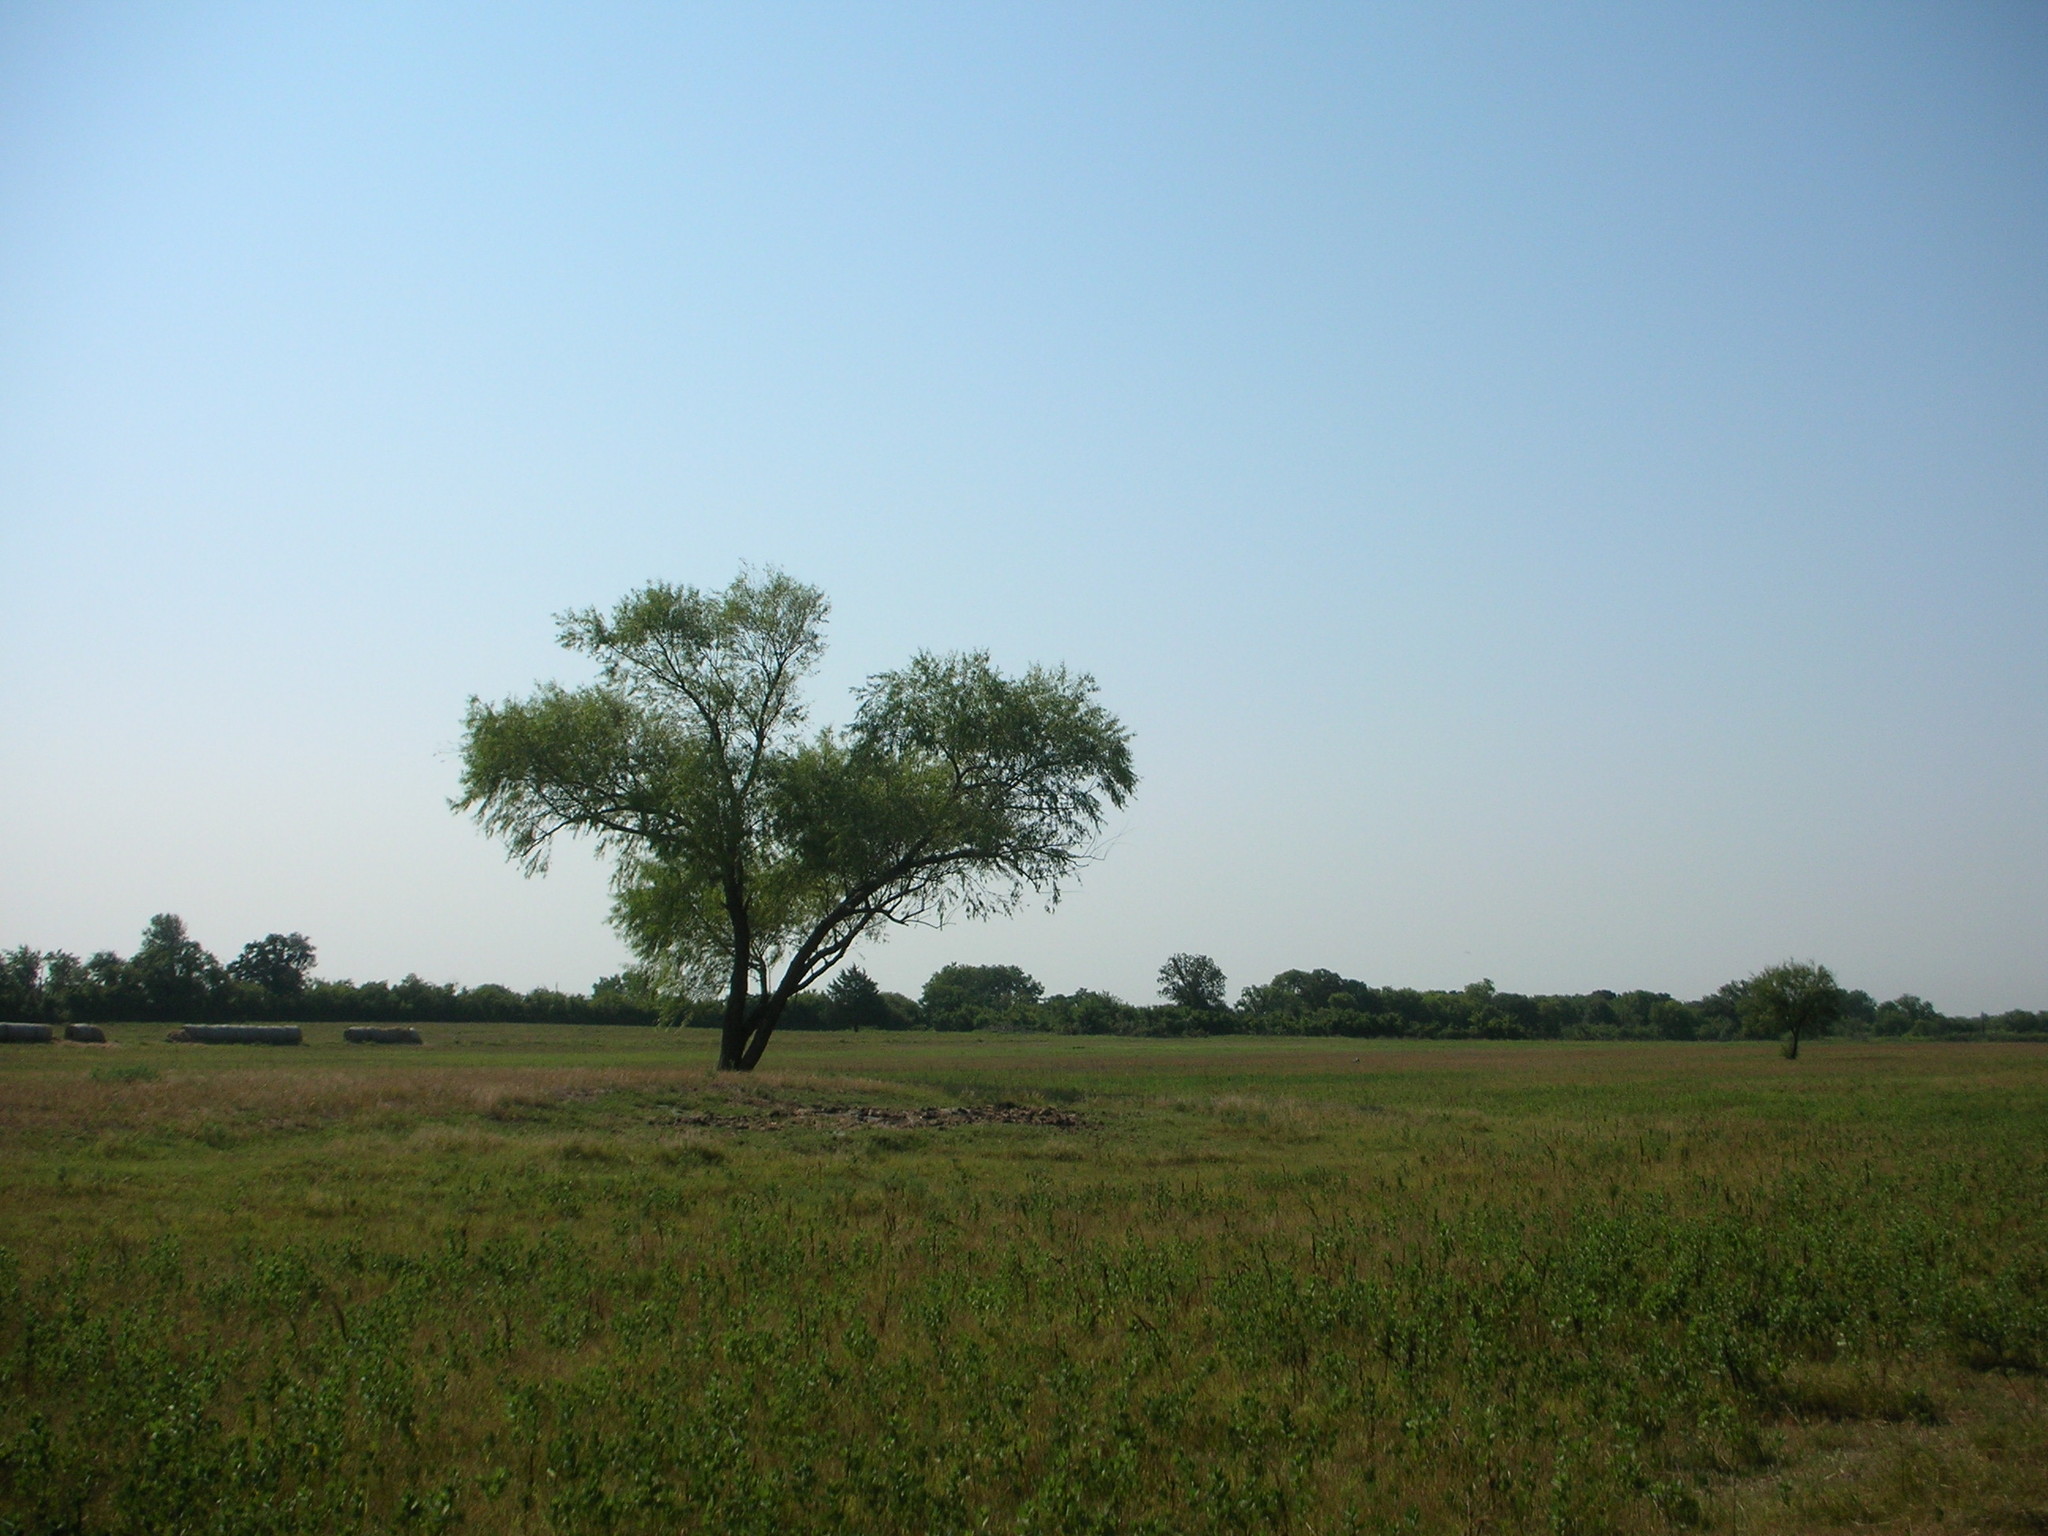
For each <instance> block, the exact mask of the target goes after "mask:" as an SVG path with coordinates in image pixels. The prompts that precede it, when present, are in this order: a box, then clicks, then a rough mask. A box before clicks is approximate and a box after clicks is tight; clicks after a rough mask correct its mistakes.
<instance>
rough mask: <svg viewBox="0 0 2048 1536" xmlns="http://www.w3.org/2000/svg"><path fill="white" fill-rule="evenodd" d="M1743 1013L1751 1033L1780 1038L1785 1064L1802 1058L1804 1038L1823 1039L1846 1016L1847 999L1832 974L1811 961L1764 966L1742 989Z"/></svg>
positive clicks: (1794, 961) (1793, 961) (1741, 1007)
mask: <svg viewBox="0 0 2048 1536" xmlns="http://www.w3.org/2000/svg"><path fill="white" fill-rule="evenodd" d="M1740 997H1741V1001H1740V1002H1739V1003H1738V1004H1737V1006H1738V1008H1739V1009H1740V1010H1741V1015H1742V1019H1743V1022H1744V1024H1745V1025H1746V1026H1747V1027H1748V1033H1750V1034H1752V1035H1758V1036H1762V1037H1764V1038H1766V1039H1768V1038H1770V1037H1772V1036H1781V1037H1782V1038H1783V1039H1784V1042H1785V1056H1786V1059H1787V1060H1792V1061H1796V1060H1798V1058H1799V1037H1800V1036H1801V1035H1824V1034H1826V1033H1827V1032H1828V1030H1829V1029H1831V1028H1832V1027H1833V1026H1834V1024H1835V1021H1836V1020H1838V1019H1839V1018H1841V1016H1842V1004H1843V1003H1844V1002H1845V1001H1846V1000H1847V998H1848V994H1847V993H1846V992H1844V991H1843V990H1842V989H1841V988H1840V987H1839V986H1837V985H1836V984H1835V978H1834V973H1833V972H1831V971H1830V970H1829V969H1828V968H1827V967H1826V966H1824V965H1819V964H1816V963H1815V962H1813V961H1811V960H1787V961H1784V962H1783V963H1781V964H1778V965H1772V966H1766V967H1765V968H1764V969H1763V970H1761V971H1758V972H1757V973H1756V974H1755V975H1754V976H1752V977H1750V978H1749V979H1748V980H1747V981H1745V982H1743V983H1742V986H1741V992H1740Z"/></svg>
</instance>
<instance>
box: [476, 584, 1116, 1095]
mask: <svg viewBox="0 0 2048 1536" xmlns="http://www.w3.org/2000/svg"><path fill="white" fill-rule="evenodd" d="M825 614H826V603H825V599H824V596H823V594H821V593H819V592H818V591H817V590H816V589H815V588H812V587H807V586H804V585H803V584H801V583H799V582H795V581H792V580H791V579H790V578H789V577H787V576H785V575H783V574H782V573H780V572H770V573H769V574H768V575H767V576H765V577H763V578H760V579H756V578H754V577H752V576H749V575H748V574H746V573H744V572H742V573H741V575H740V576H739V577H738V578H737V579H735V580H734V581H733V583H732V584H731V585H730V586H729V587H727V588H726V589H725V590H724V591H723V592H719V593H710V594H706V593H703V592H699V591H698V590H697V589H695V588H693V587H672V586H663V585H653V586H649V587H646V588H643V589H642V590H641V591H639V592H636V593H633V594H631V595H630V596H628V597H627V598H625V599H624V600H622V601H621V602H620V603H619V604H618V605H617V606H616V607H615V608H614V609H613V611H612V612H611V613H610V614H609V615H606V614H603V613H600V612H597V611H595V610H591V611H588V612H584V613H578V614H572V615H570V616H569V617H568V618H566V619H565V620H564V621H563V626H562V636H561V638H562V643H563V644H564V645H565V646H567V647H568V648H570V649H572V650H576V651H580V652H583V653H585V654H586V655H589V656H591V657H593V658H594V659H595V660H596V661H597V663H598V666H599V680H598V682H597V683H595V684H593V685H592V686H590V687H587V688H583V689H578V690H573V691H572V690H566V689H563V688H561V687H558V686H555V685H549V686H547V687H544V688H542V689H541V690H540V691H539V692H538V693H536V694H535V695H534V696H533V697H532V698H530V699H526V700H513V701H509V702H507V703H504V704H499V705H486V704H483V703H481V702H479V701H476V700H472V701H471V703H470V709H469V715H468V719H467V722H466V728H465V740H464V747H463V762H464V776H463V794H462V797H461V799H460V800H458V801H457V802H456V805H457V808H458V809H463V810H468V811H472V812H473V813H474V814H475V815H476V817H477V820H478V821H479V823H480V824H481V825H482V826H483V827H484V829H485V830H486V831H487V832H490V833H492V834H493V835H496V836H499V837H502V838H503V839H504V840H505V841H506V843H507V845H508V847H509V848H510V850H511V852H512V854H513V856H514V857H515V858H518V859H520V860H521V861H522V862H524V863H525V864H526V866H527V867H528V869H529V870H538V869H541V868H544V867H545V865H546V861H547V858H548V854H549V851H550V849H551V848H552V846H553V843H554V840H555V839H556V838H557V837H559V836H561V835H563V834H565V833H583V834H588V835H591V836H594V837H595V838H597V840H598V841H599V843H600V845H601V846H604V847H607V848H609V849H610V850H611V851H612V852H613V853H615V854H616V855H617V865H616V876H615V891H616V901H615V905H614V909H613V917H614V921H615V922H616V923H617V925H618V926H619V928H620V930H621V931H622V932H623V933H624V934H625V935H626V936H627V938H628V939H629V940H630V941H631V942H632V944H633V945H634V947H635V949H636V951H637V952H638V953H639V954H640V956H641V958H642V960H643V961H644V962H645V963H646V964H647V965H648V966H649V967H651V968H652V969H653V970H655V971H656V972H657V973H659V974H660V975H662V976H664V977H666V978H667V979H668V982H669V984H670V986H671V987H672V989H673V990H674V991H675V992H676V993H678V994H679V995H682V996H686V997H693V998H694V997H707V996H713V995H723V996H724V998H725V1000H726V1006H725V1015H724V1021H723V1032H722V1037H721V1044H720V1052H719V1064H720V1065H721V1066H722V1067H726V1068H751V1067H752V1066H753V1065H754V1064H755V1063H756V1062H757V1061H758V1060H759V1059H760V1056H761V1053H762V1051H763V1050H765V1048H766V1046H767V1043H768V1040H769V1038H770V1036H771V1035H772V1034H773V1032H774V1030H775V1027H776V1025H777V1023H778V1022H779V1021H780V1019H781V1017H782V1014H783V1013H784V1011H785V1010H786V1009H787V1008H788V1006H789V1005H790V1002H791V1000H792V999H794V998H795V997H797V996H799V995H801V994H802V992H803V991H804V989H805V988H807V987H809V986H810V985H811V984H812V983H814V982H816V981H817V980H819V979H820V978H822V977H823V976H825V975H826V974H827V973H828V972H829V971H831V970H832V968H833V967H834V966H836V965H837V964H838V963H839V962H840V961H841V960H842V959H843V958H844V957H845V956H846V954H847V953H848V952H849V951H850V950H851V949H852V947H853V946H854V945H855V944H856V943H857V942H859V941H860V940H861V939H862V938H863V937H865V936H868V935H870V934H871V933H873V932H874V931H876V930H878V929H880V928H885V927H887V926H888V925H890V924H901V923H911V922H919V921H926V922H940V921H943V920H944V919H946V918H947V917H949V916H955V915H962V916H985V915H989V914H992V913H999V912H1007V911H1011V910H1013V909H1014V908H1015V907H1016V906H1017V905H1018V904H1019V903H1020V902H1021V901H1022V900H1023V899H1024V898H1025V897H1026V896H1028V895H1033V894H1036V895H1041V896H1043V897H1045V898H1046V899H1047V900H1048V901H1057V899H1058V896H1059V891H1060V888H1061V884H1062V882H1063V881H1064V880H1065V879H1066V878H1067V877H1068V876H1069V875H1070V874H1071V873H1072V871H1073V869H1074V868H1075V866H1076V864H1077V863H1078V862H1079V860H1080V859H1081V858H1082V857H1083V856H1084V853H1085V851H1086V845H1087V842H1088V840H1089V839H1090V838H1091V837H1092V836H1093V835H1094V833H1095V831H1096V830H1097V829H1098V828H1099V827H1100V825H1101V823H1102V819H1103V816H1104V814H1105V813H1106V810H1107V808H1109V807H1111V806H1121V805H1122V804H1123V803H1124V801H1125V799H1126V797H1127V796H1128V795H1129V794H1130V792H1131V789H1132V787H1133V786H1134V784H1135V782H1136V780H1135V777H1134V775H1133V773H1132V770H1131V760H1130V749H1129V741H1128V736H1127V734H1126V732H1125V731H1124V730H1123V728H1122V727H1121V726H1120V725H1119V724H1118V723H1117V721H1116V719H1115V718H1114V717H1113V716H1111V715H1110V714H1109V713H1108V712H1107V711H1106V710H1104V709H1103V708H1102V707H1101V706H1100V705H1099V704H1097V703H1095V702H1094V698H1093V694H1094V692H1095V685H1094V682H1093V680H1092V679H1091V678H1088V677H1086V676H1085V675H1074V674H1070V673H1068V672H1066V671H1065V670H1064V669H1058V668H1053V669H1048V668H1040V667H1033V668H1031V669H1029V670H1027V671H1026V672H1025V673H1024V674H1023V675H1022V676H1021V677H1017V678H1008V677H1005V676H1003V675H1002V674H1001V673H1000V672H998V671H997V670H996V669H995V668H994V666H992V665H991V663H990V661H989V658H988V656H987V655H986V654H984V653H968V654H963V655H956V656H932V655H918V656H916V657H913V658H912V660H911V661H910V663H909V664H908V665H907V666H905V667H903V668H902V669H900V670H898V671H894V672H885V673H881V674H879V675H877V676H875V677H873V678H871V679H869V680H868V682H867V683H866V684H865V685H864V686H863V687H862V688H860V689H859V690H858V707H857V709H856V712H855V715H854V719H853V722H852V724H851V725H850V726H848V727H846V728H844V729H841V730H826V731H822V732H820V733H818V734H816V735H815V736H808V737H807V736H806V735H805V734H804V731H803V727H804V723H805V708H804V705H803V703H802V699H801V695H800V684H801V683H802V681H803V679H804V677H805V676H806V674H808V673H809V672H810V671H811V670H812V669H813V668H814V667H815V665H816V664H817V661H818V658H819V656H820V654H821V653H822V649H823V642H822V638H821V635H822V626H823V623H824V619H825Z"/></svg>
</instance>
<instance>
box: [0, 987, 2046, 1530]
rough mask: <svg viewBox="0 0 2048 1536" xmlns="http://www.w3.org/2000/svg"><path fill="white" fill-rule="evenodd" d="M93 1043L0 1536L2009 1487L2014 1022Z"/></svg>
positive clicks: (1823, 1496)
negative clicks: (1513, 1033)
mask: <svg viewBox="0 0 2048 1536" xmlns="http://www.w3.org/2000/svg"><path fill="white" fill-rule="evenodd" d="M110 1033H112V1034H113V1035H114V1037H115V1042H116V1043H114V1044H112V1045H109V1046H104V1047H99V1046H70V1045H60V1046H40V1047H21V1046H11V1047H6V1048H4V1049H0V1137H4V1140H5V1163H4V1167H5V1169H6V1181H7V1182H6V1186H5V1196H4V1199H0V1532H16V1531H23V1532H27V1531H33V1532H60V1531H63V1532H71V1531H90V1532H101V1531H105V1532H128V1531H133V1532H175V1531H194V1532H198V1531H209V1532H211V1531H218V1532H259V1531H307V1532H314V1531H318V1532H345V1531H410V1530H442V1529H453V1528H457V1527H464V1528H467V1529H471V1530H480V1531H492V1532H498V1531H505V1532H544V1531H547V1532H618V1533H627V1532H656V1531H661V1532H669V1531H677V1530H696V1531H756V1530H758V1531H762V1532H769V1531H775V1532H782V1531H844V1532H889V1531H902V1532H925V1531H962V1532H965V1531H980V1530H991V1531H1028V1532H1086V1531H1148V1530H1149V1531H1160V1532H1168V1531H1172V1532H1180V1531H1209V1530H1213V1531H1243V1530H1267V1529H1270V1530H1287V1531H1302V1532H1311V1531H1315V1532H1320V1531H1333V1532H1334V1531H1347V1530H1358V1531H1402V1530H1417V1531H1460V1530H1465V1531H1525V1530H1528V1531H1535V1530H1543V1531H1560V1532H1596V1531H1601V1530H1614V1531H1633V1530H1657V1529H1663V1528H1667V1527H1674V1526H1675V1527H1707V1528H1714V1529H1726V1530H1739V1531H1744V1532H1772V1531H1814V1530H1834V1529H1840V1530H1853V1529H1866V1528H1869V1527H1871V1526H1876V1525H1882V1526H1884V1527H1885V1528H1887V1529H1915V1530H1918V1529H1925V1530H1938V1529H1956V1530H1968V1529H1980V1530H1991V1529H2005V1530H2016V1531H2027V1530H2032V1531H2039V1530H2043V1529H2048V1412H2044V1402H2043V1393H2042V1387H2043V1375H2042V1372H2043V1369H2044V1367H2048V1211H2044V1205H2048V1201H2044V1193H2048V1049H2043V1048H2041V1047H2033V1046H2015V1045H1901V1044H1850V1043H1834V1044H1822V1045H1816V1046H1811V1047H1809V1048H1808V1051H1807V1052H1806V1053H1805V1055H1804V1056H1803V1057H1802V1059H1801V1060H1799V1061H1797V1062H1786V1061H1783V1060H1782V1059H1780V1058H1779V1056H1778V1055H1777V1053H1776V1048H1775V1046H1771V1045H1757V1046H1747V1045H1745V1046H1728V1045H1696V1046H1694V1045H1673V1046H1657V1045H1557V1044H1510V1045H1478V1044H1460V1045H1448V1044H1446V1045H1434V1044H1420V1043H1392V1042H1359V1041H1340V1040H1273V1039H1243V1038H1234V1039H1219V1040H1206V1041H1150V1040H1119V1039H1096V1038H1089V1039H1073V1038H1061V1037H1039V1036H1001V1035H973V1036H947V1035H937V1036H933V1035H889V1036H872V1035H862V1036H859V1037H847V1036H819V1035H812V1036H801V1035H798V1036H786V1037H783V1038H780V1039H778V1040H777V1042H776V1043H775V1045H774V1046H773V1047H772V1049H771V1053H770V1056H769V1058H768V1063H769V1065H768V1068H767V1069H764V1070H763V1071H762V1072H759V1073H756V1074H754V1075H752V1076H751V1077H739V1078H724V1079H720V1078H715V1077H714V1076H713V1075H712V1074H710V1073H709V1072H708V1071H706V1070H705V1063H706V1061H707V1059H708V1057H709V1055H710V1053H711V1050H712V1042H711V1040H710V1039H709V1037H708V1035H705V1034H699V1033H686V1034H683V1035H680V1036H679V1035H675V1034H668V1033H661V1032H656V1031H651V1030H629V1029H597V1028H568V1027H544V1026H541V1027H505V1028H492V1027H486V1026H468V1027H448V1028H444V1029H432V1028H430V1029H428V1030H427V1035H428V1039H429V1044H428V1045H426V1046H425V1047H421V1048H417V1049H415V1048H405V1047H360V1046H346V1045H343V1044H342V1043H341V1041H340V1027H339V1026H334V1027H332V1028H327V1027H322V1026H314V1027H312V1028H309V1029H308V1030H307V1037H308V1041H309V1043H308V1044H307V1045H306V1046H305V1047H303V1048H300V1049H296V1050H293V1049H287V1048H264V1047H208V1046H182V1045H181V1046H174V1045H168V1044H165V1043H163V1042H162V1040H161V1035H162V1031H161V1029H145V1028H143V1027H140V1026H137V1027H133V1028H127V1029H120V1028H116V1029H114V1030H112V1031H110ZM997 1103H1014V1104H1026V1105H1032V1104H1038V1105H1051V1106H1056V1107H1059V1108H1063V1109H1066V1110H1070V1111H1073V1112H1075V1113H1077V1114H1078V1115H1079V1116H1080V1117H1081V1124H1080V1125H1079V1126H1078V1127H1074V1128H1057V1127H1050V1126H1039V1125H1014V1124H977V1125H968V1126H954V1127H950V1128H945V1129H924V1128H917V1127H901V1126H897V1127H890V1126H872V1127H870V1126H858V1125H854V1124H852V1123H850V1121H848V1120H844V1119H835V1118H831V1117H829V1116H819V1115H816V1114H810V1115H805V1114H800V1113H798V1112H799V1111H801V1110H804V1109H807V1108H808V1109H812V1110H816V1109H819V1108H821V1107H822V1108H840V1107H845V1106H853V1105H870V1106H879V1107H886V1108H897V1109H910V1108H918V1107H923V1106H934V1105H986V1104H997ZM704 1111H710V1112H712V1113H713V1114H714V1115H716V1116H718V1117H720V1118H721V1119H724V1120H726V1121H727V1122H728V1123H730V1122H732V1121H733V1120H735V1119H741V1120H743V1121H744V1123H745V1126H746V1128H743V1129H715V1128H709V1127H705V1126H701V1125H692V1124H689V1123H686V1122H685V1121H684V1120H683V1119H682V1118H681V1117H683V1116H686V1115H692V1114H697V1113H701V1112H704Z"/></svg>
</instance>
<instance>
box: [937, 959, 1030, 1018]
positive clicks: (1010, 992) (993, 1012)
mask: <svg viewBox="0 0 2048 1536" xmlns="http://www.w3.org/2000/svg"><path fill="white" fill-rule="evenodd" d="M1044 994H1045V988H1044V987H1042V986H1040V985H1039V983H1038V982H1037V981H1035V980H1034V979H1033V978H1032V977H1030V976H1029V975H1027V974H1025V972H1024V971H1023V970H1022V969H1021V968H1019V967H1018V966H1014V965H944V966H940V967H939V969H938V970H936V971H934V972H932V974H931V976H930V977H929V978H927V980H926V981H925V984H924V992H923V993H922V995H921V996H920V998H919V1002H920V1004H921V1006H922V1007H923V1009H924V1016H925V1018H926V1020H927V1021H929V1022H930V1024H931V1026H932V1028H933V1029H954V1030H958V1029H989V1028H1001V1027H1002V1026H1004V1025H1005V1024H1009V1025H1012V1026H1018V1025H1019V1024H1020V1021H1028V1020H1029V1019H1030V1017H1031V1008H1032V1005H1033V1004H1035V1003H1036V1002H1037V1001H1038V1000H1039V999H1040V998H1041V997H1042V996H1044ZM1021 1027H1026V1028H1028V1027H1030V1024H1029V1023H1028V1022H1022V1024H1021Z"/></svg>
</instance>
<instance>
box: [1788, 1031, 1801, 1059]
mask: <svg viewBox="0 0 2048 1536" xmlns="http://www.w3.org/2000/svg"><path fill="white" fill-rule="evenodd" d="M1785 1059H1786V1060H1787V1061H1797V1060H1798V1059H1799V1026H1798V1025H1797V1024H1794V1025H1793V1026H1792V1033H1791V1034H1789V1035H1787V1036H1786V1037H1785Z"/></svg>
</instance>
